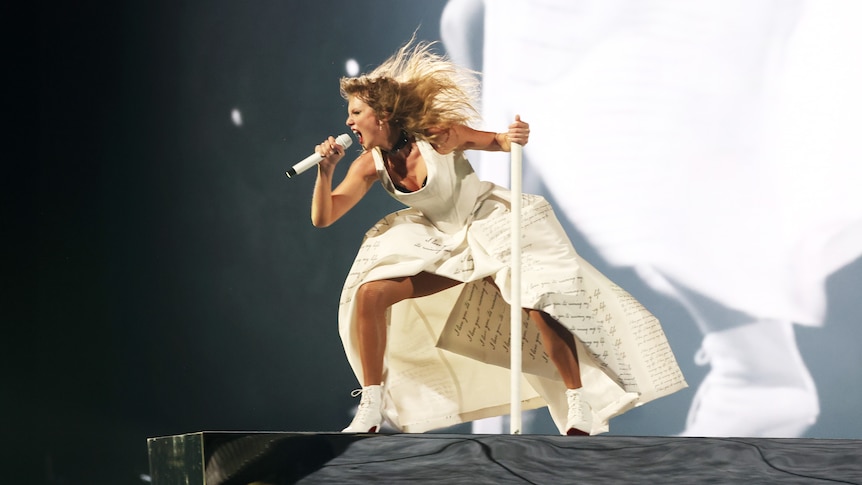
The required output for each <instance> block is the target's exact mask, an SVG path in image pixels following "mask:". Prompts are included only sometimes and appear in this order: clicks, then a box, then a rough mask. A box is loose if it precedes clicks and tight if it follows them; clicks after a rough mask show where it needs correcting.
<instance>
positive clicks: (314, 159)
mask: <svg viewBox="0 0 862 485" xmlns="http://www.w3.org/2000/svg"><path fill="white" fill-rule="evenodd" d="M335 143H338V144H339V145H341V147H342V148H348V147H350V145H352V144H353V138H350V135H348V134H347V133H344V134H343V135H338V138H336V139H335ZM322 160H323V157H321V156H320V155H319V154H318V153H317V152H314V153H313V154H311V155H309V156H308V157H306V158H305V160H303V161H301V162H299V163H297V164H296V165H294V166H293V167H292V168H291V169H290V170H288V171H287V172H284V173H285V175H287V178H293V177H296V176H297V175H299V174H301V173H302V172H305V171H306V170H308V169H309V168H311V167H314V166H315V165H317V164H318V163H320V162H321V161H322Z"/></svg>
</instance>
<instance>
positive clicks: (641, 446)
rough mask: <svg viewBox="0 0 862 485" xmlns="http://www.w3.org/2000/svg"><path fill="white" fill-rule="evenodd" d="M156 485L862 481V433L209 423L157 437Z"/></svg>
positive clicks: (153, 450)
mask: <svg viewBox="0 0 862 485" xmlns="http://www.w3.org/2000/svg"><path fill="white" fill-rule="evenodd" d="M149 450H150V468H151V475H152V479H153V483H154V484H155V485H165V484H175V483H184V484H189V485H195V484H198V483H200V484H206V485H237V484H251V483H256V484H273V485H275V484H278V485H281V484H288V483H300V484H323V483H325V484H332V483H339V484H341V483H405V482H412V483H435V482H437V483H446V484H449V483H469V484H485V483H488V484H509V483H512V484H515V483H518V484H524V483H528V484H529V483H535V484H565V483H589V484H596V483H613V484H619V483H686V484H688V483H691V484H700V483H746V484H766V483H770V484H771V483H781V484H797V483H798V484H812V483H853V484H862V441H857V440H821V439H766V438H679V437H620V436H595V437H566V436H544V435H518V436H513V435H467V434H378V435H368V434H357V435H352V434H341V433H239V432H201V433H191V434H185V435H177V436H169V437H162V438H151V439H150V440H149Z"/></svg>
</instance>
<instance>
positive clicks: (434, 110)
mask: <svg viewBox="0 0 862 485" xmlns="http://www.w3.org/2000/svg"><path fill="white" fill-rule="evenodd" d="M435 44H436V42H419V43H416V44H415V45H414V39H411V40H410V41H409V42H408V43H407V44H405V45H404V46H403V47H401V49H399V50H398V52H396V53H395V54H394V55H393V56H392V57H390V58H389V59H387V60H386V61H384V62H383V64H381V65H380V66H378V67H377V68H376V69H374V70H373V71H371V72H370V73H368V74H364V75H361V76H359V77H352V78H347V77H345V78H342V79H341V83H340V86H341V96H343V97H344V99H348V98H349V97H351V96H356V97H358V98H359V99H361V100H362V101H364V102H365V103H366V104H368V106H369V107H371V109H373V110H374V112H375V114H376V115H377V117H378V118H380V119H385V120H388V122H389V125H390V127H392V128H393V129H395V130H404V131H406V132H407V133H409V134H411V135H414V136H416V137H418V138H423V139H426V140H428V141H430V142H431V143H435V142H436V141H437V140H438V138H440V137H444V136H446V129H448V128H450V127H452V126H453V125H458V124H462V125H469V124H471V123H472V122H474V121H476V120H478V118H479V114H478V111H477V110H476V108H475V99H476V97H477V95H478V79H477V78H476V73H474V72H473V71H470V70H468V69H465V68H462V67H460V66H458V65H456V64H455V63H453V62H452V61H451V60H449V59H448V58H447V57H446V56H442V55H439V54H436V53H434V52H433V50H432V48H433V46H434V45H435Z"/></svg>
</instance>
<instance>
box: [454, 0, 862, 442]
mask: <svg viewBox="0 0 862 485" xmlns="http://www.w3.org/2000/svg"><path fill="white" fill-rule="evenodd" d="M860 16H862V6H860V5H859V4H858V3H856V2H852V1H824V2H820V1H818V2H802V1H785V0H775V1H769V0H761V1H754V2H752V1H742V0H739V1H725V0H712V1H698V2H667V1H626V0H591V1H569V0H541V1H539V0H535V1H531V0H521V1H515V0H495V1H493V2H482V1H480V0H451V1H450V2H449V3H448V4H447V7H446V10H445V11H444V13H443V18H442V23H441V25H442V37H443V41H444V43H445V45H446V48H447V51H448V52H449V54H450V55H451V56H452V57H453V58H454V59H455V60H456V61H459V62H463V63H467V64H470V65H471V67H473V68H474V69H476V70H477V71H481V72H482V82H483V106H482V115H483V118H484V122H485V123H488V124H489V125H491V126H494V125H499V124H500V123H501V122H502V121H503V120H507V119H511V118H512V117H513V116H514V115H515V114H516V113H517V114H521V115H522V116H524V117H525V118H527V119H530V120H531V124H532V129H533V142H534V143H533V145H532V146H531V147H530V149H529V150H526V151H525V159H526V161H527V165H528V168H527V170H526V172H527V173H526V174H525V180H527V179H530V178H532V180H535V182H536V184H538V185H540V186H541V187H543V188H544V190H545V192H544V194H545V195H546V196H547V197H549V198H550V199H552V200H553V201H554V203H555V204H556V207H557V208H558V213H559V214H560V216H561V217H565V218H567V219H568V220H569V221H570V222H571V223H572V225H573V226H574V227H575V228H576V229H577V230H578V231H579V232H581V233H582V234H583V235H584V237H585V238H586V239H587V240H588V241H589V242H590V244H592V245H593V246H594V247H595V248H596V250H597V252H598V253H599V254H601V256H602V257H603V258H605V259H606V260H607V262H608V263H609V264H611V265H615V266H620V267H631V268H633V269H635V270H636V272H637V274H638V275H639V276H640V277H641V278H642V279H643V281H645V282H646V283H647V284H648V285H649V286H650V287H651V288H653V289H654V290H657V291H660V292H662V293H663V294H666V295H670V296H672V297H673V298H674V299H675V300H676V301H678V302H680V304H682V305H683V306H684V307H685V308H686V309H687V310H688V311H689V313H690V314H691V315H692V317H693V319H694V321H695V322H696V323H697V325H698V327H699V329H700V330H701V331H702V332H703V341H702V345H701V348H700V351H699V352H698V353H697V355H696V356H695V358H696V360H697V361H698V363H699V364H702V365H709V366H710V370H709V372H708V373H707V375H706V377H705V378H704V379H703V381H702V382H700V383H699V387H698V391H697V393H696V394H695V396H694V399H693V401H692V403H691V406H690V410H689V414H688V419H687V421H686V423H685V424H684V429H682V430H676V431H674V430H669V432H679V433H680V434H682V435H685V436H764V437H798V436H802V435H803V434H804V433H805V432H806V430H807V429H808V428H809V427H810V426H811V425H812V424H813V423H815V422H816V420H817V418H818V414H819V402H818V395H817V388H816V384H815V382H814V380H813V379H812V377H811V374H810V373H809V370H808V369H807V367H806V364H805V362H804V360H803V359H802V357H801V355H800V352H799V349H798V346H797V341H796V336H795V326H796V325H806V326H814V327H816V326H822V322H823V320H824V313H825V307H826V301H825V290H824V287H825V281H826V278H827V277H829V276H830V275H831V274H833V273H834V272H835V271H837V270H839V269H841V268H843V267H845V266H846V265H848V264H849V263H851V262H853V261H855V260H856V259H857V258H859V257H860V255H862V192H860V191H859V190H858V185H859V183H860V181H862V163H860V162H862V139H860V137H859V135H858V134H859V133H862V120H860V117H859V113H862V95H860V93H859V90H858V88H857V86H860V85H862V34H860V33H859V31H858V28H856V26H855V23H856V21H855V20H854V19H859V18H860ZM475 158H476V157H475V156H474V157H473V159H475ZM476 166H477V170H478V171H479V173H480V175H481V176H482V178H483V179H487V180H491V181H494V182H497V183H500V184H501V185H505V184H507V182H508V164H507V162H506V160H505V159H502V158H499V157H496V156H495V155H494V154H482V155H481V159H480V160H479V161H478V162H477V163H476ZM525 190H528V191H532V192H534V193H535V192H536V190H535V189H534V188H530V187H529V186H528V185H527V182H526V181H525ZM657 316H658V317H659V318H660V319H662V316H661V315H657ZM856 318H858V317H856ZM663 323H664V325H665V328H668V329H672V327H673V323H672V322H668V321H665V320H663ZM822 330H823V331H828V328H823V329H822ZM671 331H672V330H671ZM679 357H680V358H681V359H685V358H686V357H685V356H679ZM850 381H853V382H856V383H857V384H856V385H858V379H855V380H853V379H850ZM689 382H690V384H692V385H698V383H697V382H692V381H689ZM850 385H852V384H850Z"/></svg>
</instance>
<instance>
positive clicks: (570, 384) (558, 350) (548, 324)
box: [527, 309, 581, 389]
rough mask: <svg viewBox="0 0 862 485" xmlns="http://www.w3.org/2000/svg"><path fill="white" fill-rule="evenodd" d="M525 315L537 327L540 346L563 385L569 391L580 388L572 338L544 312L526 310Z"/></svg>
mask: <svg viewBox="0 0 862 485" xmlns="http://www.w3.org/2000/svg"><path fill="white" fill-rule="evenodd" d="M527 313H528V314H529V315H530V320H531V321H532V322H533V323H535V324H536V326H537V327H539V334H540V335H541V336H542V344H543V345H544V346H545V350H546V351H547V352H548V356H549V357H550V358H551V361H552V362H553V363H554V365H556V366H557V371H558V372H559V373H560V376H561V377H562V378H563V383H564V384H565V385H566V387H567V388H569V389H578V388H580V387H581V369H580V366H579V365H578V353H577V350H575V349H576V347H575V338H574V336H573V335H572V334H571V332H569V331H568V330H566V328H565V327H563V325H562V324H561V323H560V322H558V321H556V320H554V319H553V318H552V317H551V316H550V315H548V314H547V313H545V312H542V311H539V310H532V309H527Z"/></svg>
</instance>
